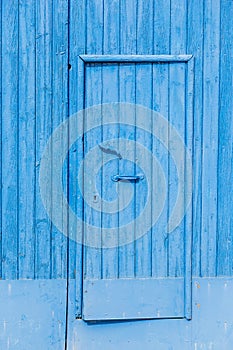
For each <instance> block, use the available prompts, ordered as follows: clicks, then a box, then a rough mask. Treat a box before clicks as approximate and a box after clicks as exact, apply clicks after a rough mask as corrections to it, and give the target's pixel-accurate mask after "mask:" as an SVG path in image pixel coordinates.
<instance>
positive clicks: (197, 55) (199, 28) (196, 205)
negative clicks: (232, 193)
mask: <svg viewBox="0 0 233 350" xmlns="http://www.w3.org/2000/svg"><path fill="white" fill-rule="evenodd" d="M203 10H204V3H203V2H202V3H200V2H198V1H197V0H192V1H189V2H188V32H187V35H188V37H187V53H190V54H192V55H193V56H194V59H195V74H194V91H195V93H194V95H195V99H194V116H195V123H194V125H193V127H194V136H193V142H194V149H193V153H194V155H195V157H194V159H193V161H194V164H193V250H192V256H193V264H192V268H193V275H194V276H199V274H200V268H201V266H200V263H201V251H200V242H201V206H202V193H201V188H202V185H201V179H202V118H203V115H202V113H203V85H202V84H203V76H202V72H203V69H202V68H203V21H204V18H203Z"/></svg>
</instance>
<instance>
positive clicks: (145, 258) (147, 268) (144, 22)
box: [135, 0, 153, 277]
mask: <svg viewBox="0 0 233 350" xmlns="http://www.w3.org/2000/svg"><path fill="white" fill-rule="evenodd" d="M137 6H138V7H137V19H136V22H137V34H136V35H137V53H138V54H142V53H147V54H152V53H153V45H149V46H147V47H145V38H146V37H147V40H148V41H149V42H152V41H153V4H152V2H145V1H143V0H142V1H141V0H139V1H138V2H137ZM152 69H153V68H152V64H150V63H147V64H143V63H139V64H136V72H135V80H136V89H135V94H136V96H135V99H136V104H139V105H143V106H146V107H148V108H151V104H152V74H153V73H152V72H153V70H152ZM137 118H140V116H137V114H136V125H137ZM151 119H152V116H151V114H150V113H149V114H148V120H147V125H146V126H147V128H148V127H149V128H151V130H152V120H151ZM135 140H136V146H135V173H137V172H138V171H139V170H137V166H139V167H140V159H141V157H142V158H143V154H142V153H141V151H140V148H139V147H137V143H140V144H142V145H143V146H144V147H146V148H147V149H148V150H149V151H151V150H152V141H151V137H150V136H149V135H148V133H147V132H145V131H143V130H140V131H139V130H137V129H136V134H135ZM151 159H152V157H151ZM151 162H152V161H151ZM147 169H148V173H147V174H145V175H146V176H147V177H148V180H149V181H148V183H152V182H153V179H152V164H151V163H150V164H148V167H147ZM148 191H152V188H147V186H146V181H140V182H138V183H137V184H136V185H135V217H138V215H140V213H141V212H142V210H143V208H144V206H145V203H146V202H147V200H148V199H147V194H148V193H147V192H148ZM151 209H152V207H151V203H149V212H150V213H151ZM151 220H152V218H151V215H148V216H147V217H145V221H146V222H144V223H143V226H140V225H137V226H136V227H135V230H137V233H138V232H140V231H143V228H144V224H146V225H147V226H148V227H150V226H151ZM151 252H152V247H151V230H150V231H149V232H147V233H145V234H144V235H143V236H142V237H141V238H140V239H138V240H137V241H136V242H135V275H136V276H137V277H149V276H151V268H152V267H151V260H152V256H151Z"/></svg>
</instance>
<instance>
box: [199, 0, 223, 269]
mask: <svg viewBox="0 0 233 350" xmlns="http://www.w3.org/2000/svg"><path fill="white" fill-rule="evenodd" d="M204 18H205V22H204V67H203V90H204V95H203V158H202V159H203V161H202V168H203V172H202V203H203V205H202V239H201V274H202V275H203V276H215V274H216V232H217V164H218V108H219V104H218V101H219V29H220V1H219V0H216V1H213V0H207V1H206V2H205V12H204Z"/></svg>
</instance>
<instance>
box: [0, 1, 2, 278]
mask: <svg viewBox="0 0 233 350" xmlns="http://www.w3.org/2000/svg"><path fill="white" fill-rule="evenodd" d="M0 18H1V21H2V3H0ZM0 38H1V40H0V73H1V74H0V76H1V77H0V113H1V115H0V144H1V151H0V183H1V184H2V122H3V118H2V25H1V26H0ZM0 261H1V263H0V278H2V188H1V190H0Z"/></svg>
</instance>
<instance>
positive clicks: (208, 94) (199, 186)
mask: <svg viewBox="0 0 233 350" xmlns="http://www.w3.org/2000/svg"><path fill="white" fill-rule="evenodd" d="M232 7H233V3H232V1H231V0H207V1H205V2H201V3H200V2H199V1H197V0H190V1H185V0H182V1H178V0H170V1H168V2H164V1H160V0H154V1H153V0H148V1H143V0H137V1H136V2H135V1H133V0H128V1H118V0H95V1H84V0H78V1H77V0H69V1H68V0H56V1H54V2H53V4H51V2H49V1H48V0H37V1H35V2H26V3H25V2H22V1H17V0H12V1H2V2H1V4H0V12H1V19H2V25H1V29H0V31H1V39H2V40H1V47H0V49H1V65H0V69H1V94H0V98H1V128H0V136H1V159H0V161H1V167H0V179H1V193H0V196H1V215H0V220H1V239H0V247H1V249H0V259H1V263H0V275H1V279H3V280H11V281H13V280H18V281H17V282H15V284H14V285H15V286H16V287H15V288H16V290H17V295H15V296H14V294H12V297H11V298H10V299H8V298H9V295H8V292H7V288H8V287H6V286H7V283H8V282H3V283H6V285H5V287H2V289H1V290H2V294H1V293H0V295H1V298H0V304H1V303H3V304H1V305H2V306H3V307H4V310H5V311H4V312H1V319H0V321H1V324H2V328H1V335H2V334H3V337H2V338H1V339H3V340H1V341H3V343H2V344H3V345H2V348H4V349H5V348H7V346H8V343H7V341H8V340H7V339H8V338H6V334H7V333H8V337H11V339H12V341H14V343H9V344H10V346H11V347H10V348H12V349H14V348H15V349H27V347H28V348H29V349H31V348H32V347H31V345H30V347H29V345H28V344H32V342H33V339H32V337H33V335H34V334H35V333H34V332H35V329H36V327H35V326H34V322H36V323H37V321H38V324H40V323H41V322H44V323H46V324H47V325H48V327H47V328H46V330H45V334H46V336H44V337H43V335H42V333H38V334H40V337H38V338H36V339H38V344H42V345H41V346H40V347H39V345H38V348H45V349H46V346H50V347H48V349H50V348H55V347H52V345H51V344H50V343H47V345H45V343H43V341H44V339H53V338H54V339H57V340H56V341H57V344H60V345H58V349H59V348H60V347H59V346H61V348H62V347H63V345H64V334H65V331H64V328H62V332H63V338H62V339H61V338H59V337H57V335H56V332H57V328H56V327H55V328H54V327H53V324H52V323H51V318H50V316H45V313H38V315H36V314H32V313H31V314H30V312H32V310H33V307H31V306H33V296H32V297H31V299H29V300H31V302H30V310H29V311H28V312H29V314H30V315H31V316H30V317H31V318H30V320H29V319H28V320H22V321H19V322H18V323H17V326H15V325H13V326H12V327H13V328H11V330H10V329H9V328H8V327H7V325H8V323H4V319H5V317H2V315H4V316H5V315H6V314H8V315H9V317H10V321H9V324H12V323H11V322H12V319H13V316H11V315H12V314H11V312H12V310H13V309H12V308H14V309H15V313H14V317H15V319H17V320H20V317H21V311H20V310H21V309H20V304H21V303H22V300H25V299H26V297H27V295H28V294H27V293H26V294H24V283H26V282H24V281H21V280H22V279H28V284H30V285H31V287H30V289H31V293H32V294H34V295H35V296H36V295H37V294H36V293H38V295H37V297H36V298H37V300H38V303H40V302H42V301H43V300H44V296H43V293H41V292H38V291H36V290H34V287H33V283H34V282H33V281H32V279H45V280H48V284H49V283H50V280H56V279H62V280H63V282H64V283H61V285H59V286H58V287H56V289H57V290H61V289H62V291H61V293H66V278H67V277H68V278H70V282H71V285H72V283H73V282H74V280H73V279H74V278H75V277H76V279H77V281H78V283H77V285H79V281H81V278H82V267H81V266H82V247H81V246H80V245H77V244H75V242H73V241H69V240H67V238H66V237H65V236H63V235H62V234H61V233H60V232H58V230H57V229H56V228H55V227H54V225H52V224H51V222H50V221H49V219H48V217H47V215H46V212H45V210H44V208H43V205H42V203H41V199H40V193H39V185H38V174H39V167H40V159H41V155H42V152H43V149H44V146H45V144H46V142H47V140H48V137H49V136H50V134H51V132H52V130H53V129H54V128H55V127H56V126H57V125H59V124H60V122H62V121H63V120H64V119H65V118H66V117H67V116H68V115H69V114H70V115H71V114H73V113H75V112H77V108H78V94H79V91H78V88H77V87H78V81H77V80H78V73H77V69H78V67H77V57H78V55H80V54H84V53H86V54H110V55H111V54H192V55H194V57H195V74H194V79H195V85H194V92H195V99H194V125H193V127H194V138H193V147H194V158H193V161H194V190H193V230H194V232H193V249H192V261H193V275H194V276H200V277H206V276H212V277H216V276H225V278H226V280H225V281H227V280H228V276H232V273H233V268H232V258H233V246H232V234H233V230H232V227H233V225H232V209H233V208H232V205H233V201H232V196H233V184H232V135H233V132H232V129H233V124H232V120H233V119H232V110H233V108H232V54H231V52H232V25H231V19H232V16H233V9H232ZM68 36H69V37H68ZM68 63H70V64H71V67H70V70H68ZM144 68H145V67H143V68H141V67H140V68H137V69H136V70H135V69H133V68H132V67H129V66H128V67H125V68H124V69H123V70H122V71H121V76H120V78H121V81H124V82H125V85H126V87H128V88H130V86H129V85H130V84H129V82H128V83H127V81H128V80H127V79H130V80H131V81H133V80H134V79H136V77H137V76H139V77H140V74H141V78H140V79H142V80H143V74H142V72H141V69H144ZM154 73H155V72H154ZM68 74H69V81H68ZM111 74H114V72H111ZM148 74H149V73H148ZM166 74H167V69H166V67H164V66H162V65H161V68H160V71H159V72H157V74H156V79H154V82H153V84H154V87H155V88H157V89H158V88H160V87H161V90H162V91H165V90H166V89H167V80H166V79H165V78H164V77H165V76H166ZM151 76H153V75H151ZM171 76H172V77H176V72H171ZM128 77H130V78H128ZM146 77H148V75H146ZM146 79H147V78H146ZM127 84H128V85H127ZM145 84H146V82H145ZM146 88H147V89H148V86H147V85H146ZM157 91H160V90H159V89H158V90H157ZM97 92H98V91H97ZM125 94H128V98H129V99H131V98H132V97H133V96H132V94H131V90H130V89H126V91H125ZM147 96H148V101H146V102H145V101H142V102H141V103H151V104H152V107H153V109H156V108H157V106H158V105H161V106H163V107H162V112H163V113H165V114H166V113H167V111H168V109H169V101H168V100H167V99H166V98H165V97H164V96H165V95H164V94H160V93H159V92H158V94H156V95H154V96H151V94H150V93H148V94H147ZM137 98H138V99H139V100H140V94H138V95H137ZM173 122H176V120H174V121H173ZM123 133H124V137H129V133H128V131H127V130H125V131H123ZM80 157H81V156H80V154H78V152H75V151H74V152H72V153H70V155H69V171H67V174H70V178H69V181H68V183H69V186H68V189H67V193H68V194H69V197H70V203H71V204H72V206H73V207H75V208H76V211H77V213H79V214H80V215H82V203H81V201H80V200H77V197H75V196H72V194H73V193H77V188H76V186H77V182H76V181H75V179H76V177H77V173H76V172H77V164H78V163H79V162H80ZM160 161H161V162H162V164H163V166H164V167H169V164H168V160H167V159H166V158H164V157H161V159H160ZM65 168H67V167H66V166H65ZM65 176H66V174H65ZM65 188H67V187H66V186H65ZM123 200H124V199H123ZM139 206H140V204H139ZM179 242H180V240H179V239H178V240H176V239H175V241H174V242H173V243H174V244H173V245H172V246H170V247H171V250H170V254H171V256H176V255H177V252H179V251H180V243H179ZM148 244H150V241H148V237H145V238H144V239H143V240H142V241H140V242H137V244H136V251H137V252H139V251H141V252H144V254H142V255H141V256H142V257H143V259H142V260H141V261H140V264H139V265H138V266H137V273H138V274H141V273H143V274H144V273H147V272H148V270H147V268H148V261H149V260H148V259H147V258H148V254H147V248H148ZM157 246H158V248H159V249H160V252H161V256H162V258H164V257H165V254H166V249H165V248H166V247H164V245H163V241H158V242H157ZM173 248H174V249H173ZM152 252H153V251H152ZM173 254H174V255H173ZM118 257H120V259H121V261H122V262H123V264H122V265H120V270H119V275H120V276H122V277H127V276H128V275H130V274H132V273H134V255H133V251H132V247H130V246H126V247H124V248H122V249H121V250H120V252H116V250H113V251H110V252H104V253H103V258H104V261H106V262H107V264H106V265H105V269H104V271H103V273H104V274H105V275H109V276H110V275H112V274H113V275H114V273H115V271H116V261H117V259H118ZM152 257H153V259H154V261H152V263H154V266H156V269H155V270H154V272H155V274H156V275H165V276H166V274H167V269H168V268H169V269H170V272H171V274H173V273H176V272H177V271H178V274H180V273H181V270H180V264H179V261H178V263H177V259H176V258H174V259H173V260H172V261H171V263H170V264H169V266H168V265H167V264H160V263H159V262H160V257H159V256H158V255H156V254H152ZM150 262H151V260H150ZM124 266H127V268H125V267H124ZM95 268H96V270H97V269H98V268H99V267H98V266H96V267H95ZM94 272H96V271H94ZM194 281H195V280H194ZM198 281H199V280H198ZM219 281H220V282H219ZM12 283H13V282H12ZM198 283H199V284H200V286H202V282H201V280H200V281H199V282H198ZM203 283H204V290H205V291H204V292H203V294H202V287H201V288H200V291H199V288H197V289H195V286H194V296H193V309H194V316H193V321H190V323H186V322H187V321H181V322H179V321H174V320H173V321H174V323H172V322H173V321H172V320H171V321H161V323H159V325H158V322H151V321H148V322H147V323H145V322H144V323H143V322H140V323H137V326H132V324H131V323H129V324H125V323H124V324H118V325H116V324H114V325H113V324H111V325H98V326H95V328H94V327H91V326H87V325H86V324H84V323H82V321H77V322H76V323H75V321H74V319H73V314H74V312H75V310H74V308H73V307H71V309H70V317H71V320H72V321H70V322H71V323H70V327H69V329H70V348H71V349H72V347H71V346H73V348H77V349H78V348H79V347H78V346H79V345H77V344H79V343H80V344H82V345H81V348H82V346H83V348H84V349H85V346H86V345H87V344H88V349H89V348H91V347H92V348H93V349H96V348H97V347H94V346H95V345H96V344H98V346H99V347H103V346H105V347H106V348H108V349H109V348H111V347H110V346H111V345H109V344H110V340H111V339H112V341H113V342H114V341H115V340H114V339H115V338H114V337H115V334H118V331H119V332H121V333H120V334H121V335H122V336H121V337H119V338H120V340H119V338H118V344H121V343H120V341H121V342H122V344H124V347H125V348H126V349H127V347H128V348H129V349H130V346H131V345H128V338H127V332H132V333H131V335H130V339H129V341H130V342H132V344H134V345H135V344H137V342H138V344H140V341H143V340H144V341H148V344H147V345H148V349H149V348H150V346H151V347H152V345H149V342H151V344H153V345H154V344H159V345H158V346H159V349H163V348H164V349H167V350H168V349H173V348H174V349H179V350H180V349H181V348H185V347H184V346H187V348H188V346H191V345H190V339H193V340H192V347H191V348H192V349H198V350H199V349H217V350H218V349H221V350H222V349H225V350H231V347H230V344H232V336H231V329H232V317H231V315H229V310H231V309H232V307H231V300H232V298H231V294H232V287H230V288H228V286H226V287H225V282H222V280H220V279H216V282H214V280H211V284H210V287H208V283H207V282H203ZM206 283H207V284H206ZM222 283H223V284H222ZM230 285H231V283H230ZM223 286H224V287H223ZM5 288H6V289H5ZM38 288H39V289H41V290H42V291H43V288H42V287H38ZM46 288H47V287H46ZM53 290H54V289H53ZM4 291H5V292H4ZM228 291H230V292H229V293H228ZM198 293H201V296H200V298H199V296H198ZM80 294H81V287H80V288H79V289H78V290H76V294H75V295H76V298H78V301H79V303H80V304H81V296H80ZM19 295H22V299H21V297H20V296H19ZM49 295H50V297H49V298H50V299H49V305H50V303H53V301H52V299H54V300H55V303H56V307H57V311H58V312H61V313H62V315H63V316H62V317H63V321H62V322H65V302H64V303H63V302H62V303H61V304H60V302H58V301H56V294H53V293H52V292H51V293H50V294H49ZM62 295H63V296H64V294H62ZM207 296H208V297H207ZM220 296H221V298H220ZM70 298H71V299H72V298H73V299H74V292H73V291H72V288H71V294H70ZM220 299H221V300H220ZM39 300H40V301H39ZM59 300H60V299H59ZM6 301H7V302H6ZM11 302H12V304H11ZM71 302H73V301H72V300H71ZM195 303H197V304H195ZM203 304H204V305H205V306H204V307H203V308H202V305H203ZM11 305H13V306H11ZM22 305H23V306H24V308H25V315H27V310H28V309H27V307H28V305H27V304H26V303H25V304H24V302H23V303H22ZM195 305H196V306H197V308H196V306H195ZM213 305H216V308H217V307H218V306H221V310H220V308H217V309H216V308H215V307H213ZM48 307H50V306H48ZM45 309H46V307H45ZM61 309H62V310H61ZM1 310H3V309H2V308H1ZM8 310H10V312H9V311H8ZM17 310H18V313H19V318H17V317H18V316H16V314H17ZM59 310H60V311H59ZM202 310H203V311H202ZM215 312H216V313H215ZM23 314H24V311H22V315H23ZM37 316H38V317H39V318H37ZM57 319H59V317H58V318H57ZM197 319H198V322H197V321H195V320H197ZM7 322H8V321H7ZM21 322H22V323H21ZM159 322H160V321H159ZM166 322H167V323H166ZM195 322H196V323H195ZM192 323H194V326H190V325H192ZM197 323H198V325H197ZM181 324H182V326H180V325H181ZM135 325H136V324H135ZM171 325H173V326H171ZM187 325H188V326H187ZM195 325H196V326H195ZM21 326H22V327H24V326H25V328H26V330H27V332H28V330H30V331H31V333H30V332H29V333H28V335H27V336H26V337H25V338H24V340H25V343H23V341H24V340H23V339H22V338H23V334H27V333H26V330H25V333H24V332H23V331H22V327H21ZM168 326H169V329H171V330H172V333H171V334H172V335H174V339H176V340H174V341H175V342H176V345H171V344H172V341H171V336H170V338H169V337H168V336H167V334H166V329H167V327H168ZM4 327H5V328H4ZM73 327H74V328H73ZM154 327H155V328H154ZM156 327H158V328H156ZM172 327H173V328H172ZM191 327H193V332H194V336H192V338H190V336H189V334H190V333H189V332H191V330H190V329H191ZM181 328H182V330H181ZM4 329H6V332H7V333H2V332H3V331H4ZM13 329H14V331H15V330H17V332H18V333H17V334H18V335H17V336H15V338H14V336H13ZM55 329H56V330H55ZM116 330H118V331H117V332H116ZM156 330H157V331H156ZM185 332H187V333H185ZM158 333H159V334H161V337H160V338H159V335H158ZM30 334H31V335H30ZM137 334H140V339H138V338H137ZM157 336H158V338H157ZM30 337H31V338H30ZM74 337H75V338H74ZM74 339H75V341H76V343H77V344H76V345H74ZM90 339H93V342H95V343H94V344H95V345H93V344H92V343H91V341H92V340H90ZM126 339H127V343H126ZM184 339H185V344H186V345H184V343H183V340H184ZM186 340H187V342H186ZM156 342H157V343H156ZM158 342H159V343H158ZM20 344H23V345H20ZM48 344H49V345H48ZM71 344H72V345H71ZM126 344H127V345H126ZM129 344H130V343H129ZM143 344H144V343H143ZM20 346H21V347H20ZM36 346H37V345H36ZM53 346H55V345H53ZM114 346H115V348H116V345H114V344H113V345H112V348H114ZM135 346H136V345H135ZM8 347H9V346H8ZM224 347H225V348H224ZM33 348H35V344H33ZM134 348H136V347H134ZM140 348H141V347H140Z"/></svg>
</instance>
